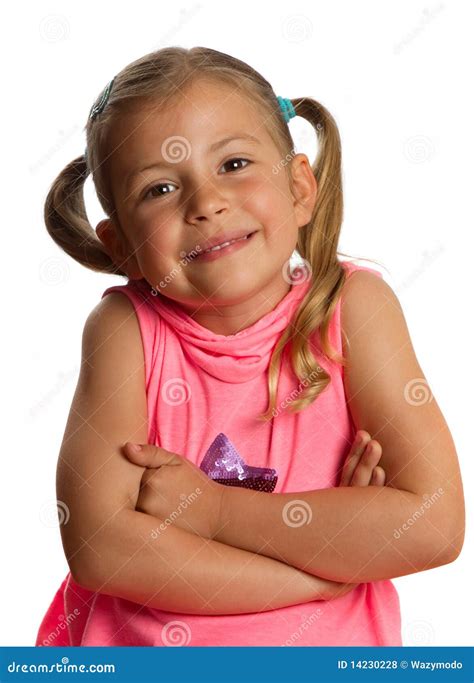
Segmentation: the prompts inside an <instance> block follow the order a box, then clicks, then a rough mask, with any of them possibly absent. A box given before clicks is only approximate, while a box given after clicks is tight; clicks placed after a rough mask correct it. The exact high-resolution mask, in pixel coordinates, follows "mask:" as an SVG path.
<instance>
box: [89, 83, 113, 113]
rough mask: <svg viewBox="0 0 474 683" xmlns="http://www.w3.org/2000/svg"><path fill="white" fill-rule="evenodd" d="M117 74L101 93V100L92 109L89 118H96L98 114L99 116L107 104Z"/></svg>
mask: <svg viewBox="0 0 474 683" xmlns="http://www.w3.org/2000/svg"><path fill="white" fill-rule="evenodd" d="M114 80H115V76H114V77H113V78H112V80H111V81H110V83H108V84H107V85H106V86H105V88H104V90H103V92H102V93H101V95H100V97H99V100H98V101H97V102H96V103H95V104H94V105H93V107H92V109H91V110H90V112H89V118H90V119H95V118H96V116H98V115H99V114H100V113H101V112H102V111H103V110H104V107H105V105H106V104H107V100H108V99H109V95H110V91H111V90H112V86H113V84H114Z"/></svg>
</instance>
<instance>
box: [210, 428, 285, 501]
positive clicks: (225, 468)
mask: <svg viewBox="0 0 474 683" xmlns="http://www.w3.org/2000/svg"><path fill="white" fill-rule="evenodd" d="M199 467H200V468H201V469H202V470H203V472H205V473H206V474H207V476H208V477H210V478H211V479H214V480H215V481H217V482H219V484H225V485H226V486H243V487H244V488H246V489H255V490H256V491H264V492H266V493H271V492H272V491H273V490H274V488H275V486H276V483H277V481H278V476H277V473H276V470H273V469H271V468H270V467H251V466H250V465H247V463H246V462H245V460H243V459H242V458H241V456H240V455H239V453H238V452H237V450H236V449H235V448H234V446H233V444H232V442H231V441H230V440H229V439H228V438H227V436H226V435H225V434H223V433H222V432H221V433H220V434H218V435H217V436H216V438H215V439H214V441H213V442H212V443H211V445H210V446H209V448H208V449H207V452H206V454H205V456H204V458H203V459H202V462H201V464H200V465H199Z"/></svg>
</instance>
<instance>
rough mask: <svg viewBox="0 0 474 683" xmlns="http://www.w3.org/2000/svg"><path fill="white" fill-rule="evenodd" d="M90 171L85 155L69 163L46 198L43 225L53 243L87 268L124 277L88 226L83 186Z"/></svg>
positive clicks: (54, 182) (123, 273)
mask: <svg viewBox="0 0 474 683" xmlns="http://www.w3.org/2000/svg"><path fill="white" fill-rule="evenodd" d="M88 172H89V169H88V166H87V162H86V158H85V156H84V155H82V156H80V157H77V158H76V159H74V160H73V161H71V163H69V164H68V165H67V166H66V167H65V168H64V169H63V170H62V171H61V173H59V175H58V176H57V177H56V179H55V180H54V181H53V184H52V185H51V188H50V190H49V192H48V195H47V197H46V201H45V206H44V222H45V224H46V229H47V231H48V233H49V234H50V235H51V237H52V239H53V240H54V241H55V242H56V244H57V245H58V246H59V247H61V249H63V250H64V251H65V252H66V254H69V256H72V258H73V259H74V260H75V261H77V262H78V263H81V264H82V265H83V266H86V268H90V269H91V270H95V271H99V272H103V273H115V274H117V275H126V273H125V272H124V271H122V270H120V268H118V267H117V266H116V265H115V263H114V262H113V261H112V259H111V258H110V256H109V255H108V254H107V252H106V251H105V249H104V246H103V244H102V242H101V241H100V240H99V238H98V237H97V235H96V233H95V230H94V229H93V228H92V226H91V225H90V223H89V220H88V218H87V214H86V208H85V204H84V183H85V180H86V178H87V175H88Z"/></svg>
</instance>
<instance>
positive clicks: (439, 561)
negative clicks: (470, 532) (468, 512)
mask: <svg viewBox="0 0 474 683" xmlns="http://www.w3.org/2000/svg"><path fill="white" fill-rule="evenodd" d="M445 526H446V525H444V527H445ZM437 529H438V531H437V534H436V545H434V546H433V562H432V564H431V566H430V567H429V569H433V568H435V567H441V566H443V565H445V564H450V563H451V562H454V561H455V560H457V559H458V557H459V555H460V554H461V551H462V548H463V546H464V536H465V519H464V515H462V519H461V520H459V521H458V522H457V523H456V524H452V525H451V527H450V528H448V529H443V526H441V524H440V525H439V526H438V527H437Z"/></svg>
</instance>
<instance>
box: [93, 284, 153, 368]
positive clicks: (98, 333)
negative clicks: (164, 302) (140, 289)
mask: <svg viewBox="0 0 474 683" xmlns="http://www.w3.org/2000/svg"><path fill="white" fill-rule="evenodd" d="M82 355H83V358H85V359H89V362H90V365H93V362H92V359H93V358H94V357H97V358H100V359H101V360H102V361H108V364H110V363H113V362H116V361H117V360H118V359H119V358H122V362H121V366H122V367H123V366H124V365H125V363H124V362H123V359H124V357H125V356H126V360H127V363H130V362H131V363H132V364H133V363H134V364H135V365H137V364H138V363H143V362H144V358H143V347H142V342H141V333H140V326H139V322H138V319H137V315H136V312H135V307H134V305H133V303H132V302H131V300H130V299H129V298H128V297H127V296H126V295H124V294H123V293H121V292H120V291H117V292H110V293H109V294H107V296H104V297H103V298H102V299H101V300H100V301H99V303H98V304H97V305H96V306H95V307H94V308H93V309H92V310H91V312H90V313H89V315H88V317H87V319H86V322H85V324H84V329H83V334H82ZM83 369H84V364H83ZM85 369H87V363H86V368H85ZM118 372H119V368H117V374H118Z"/></svg>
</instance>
